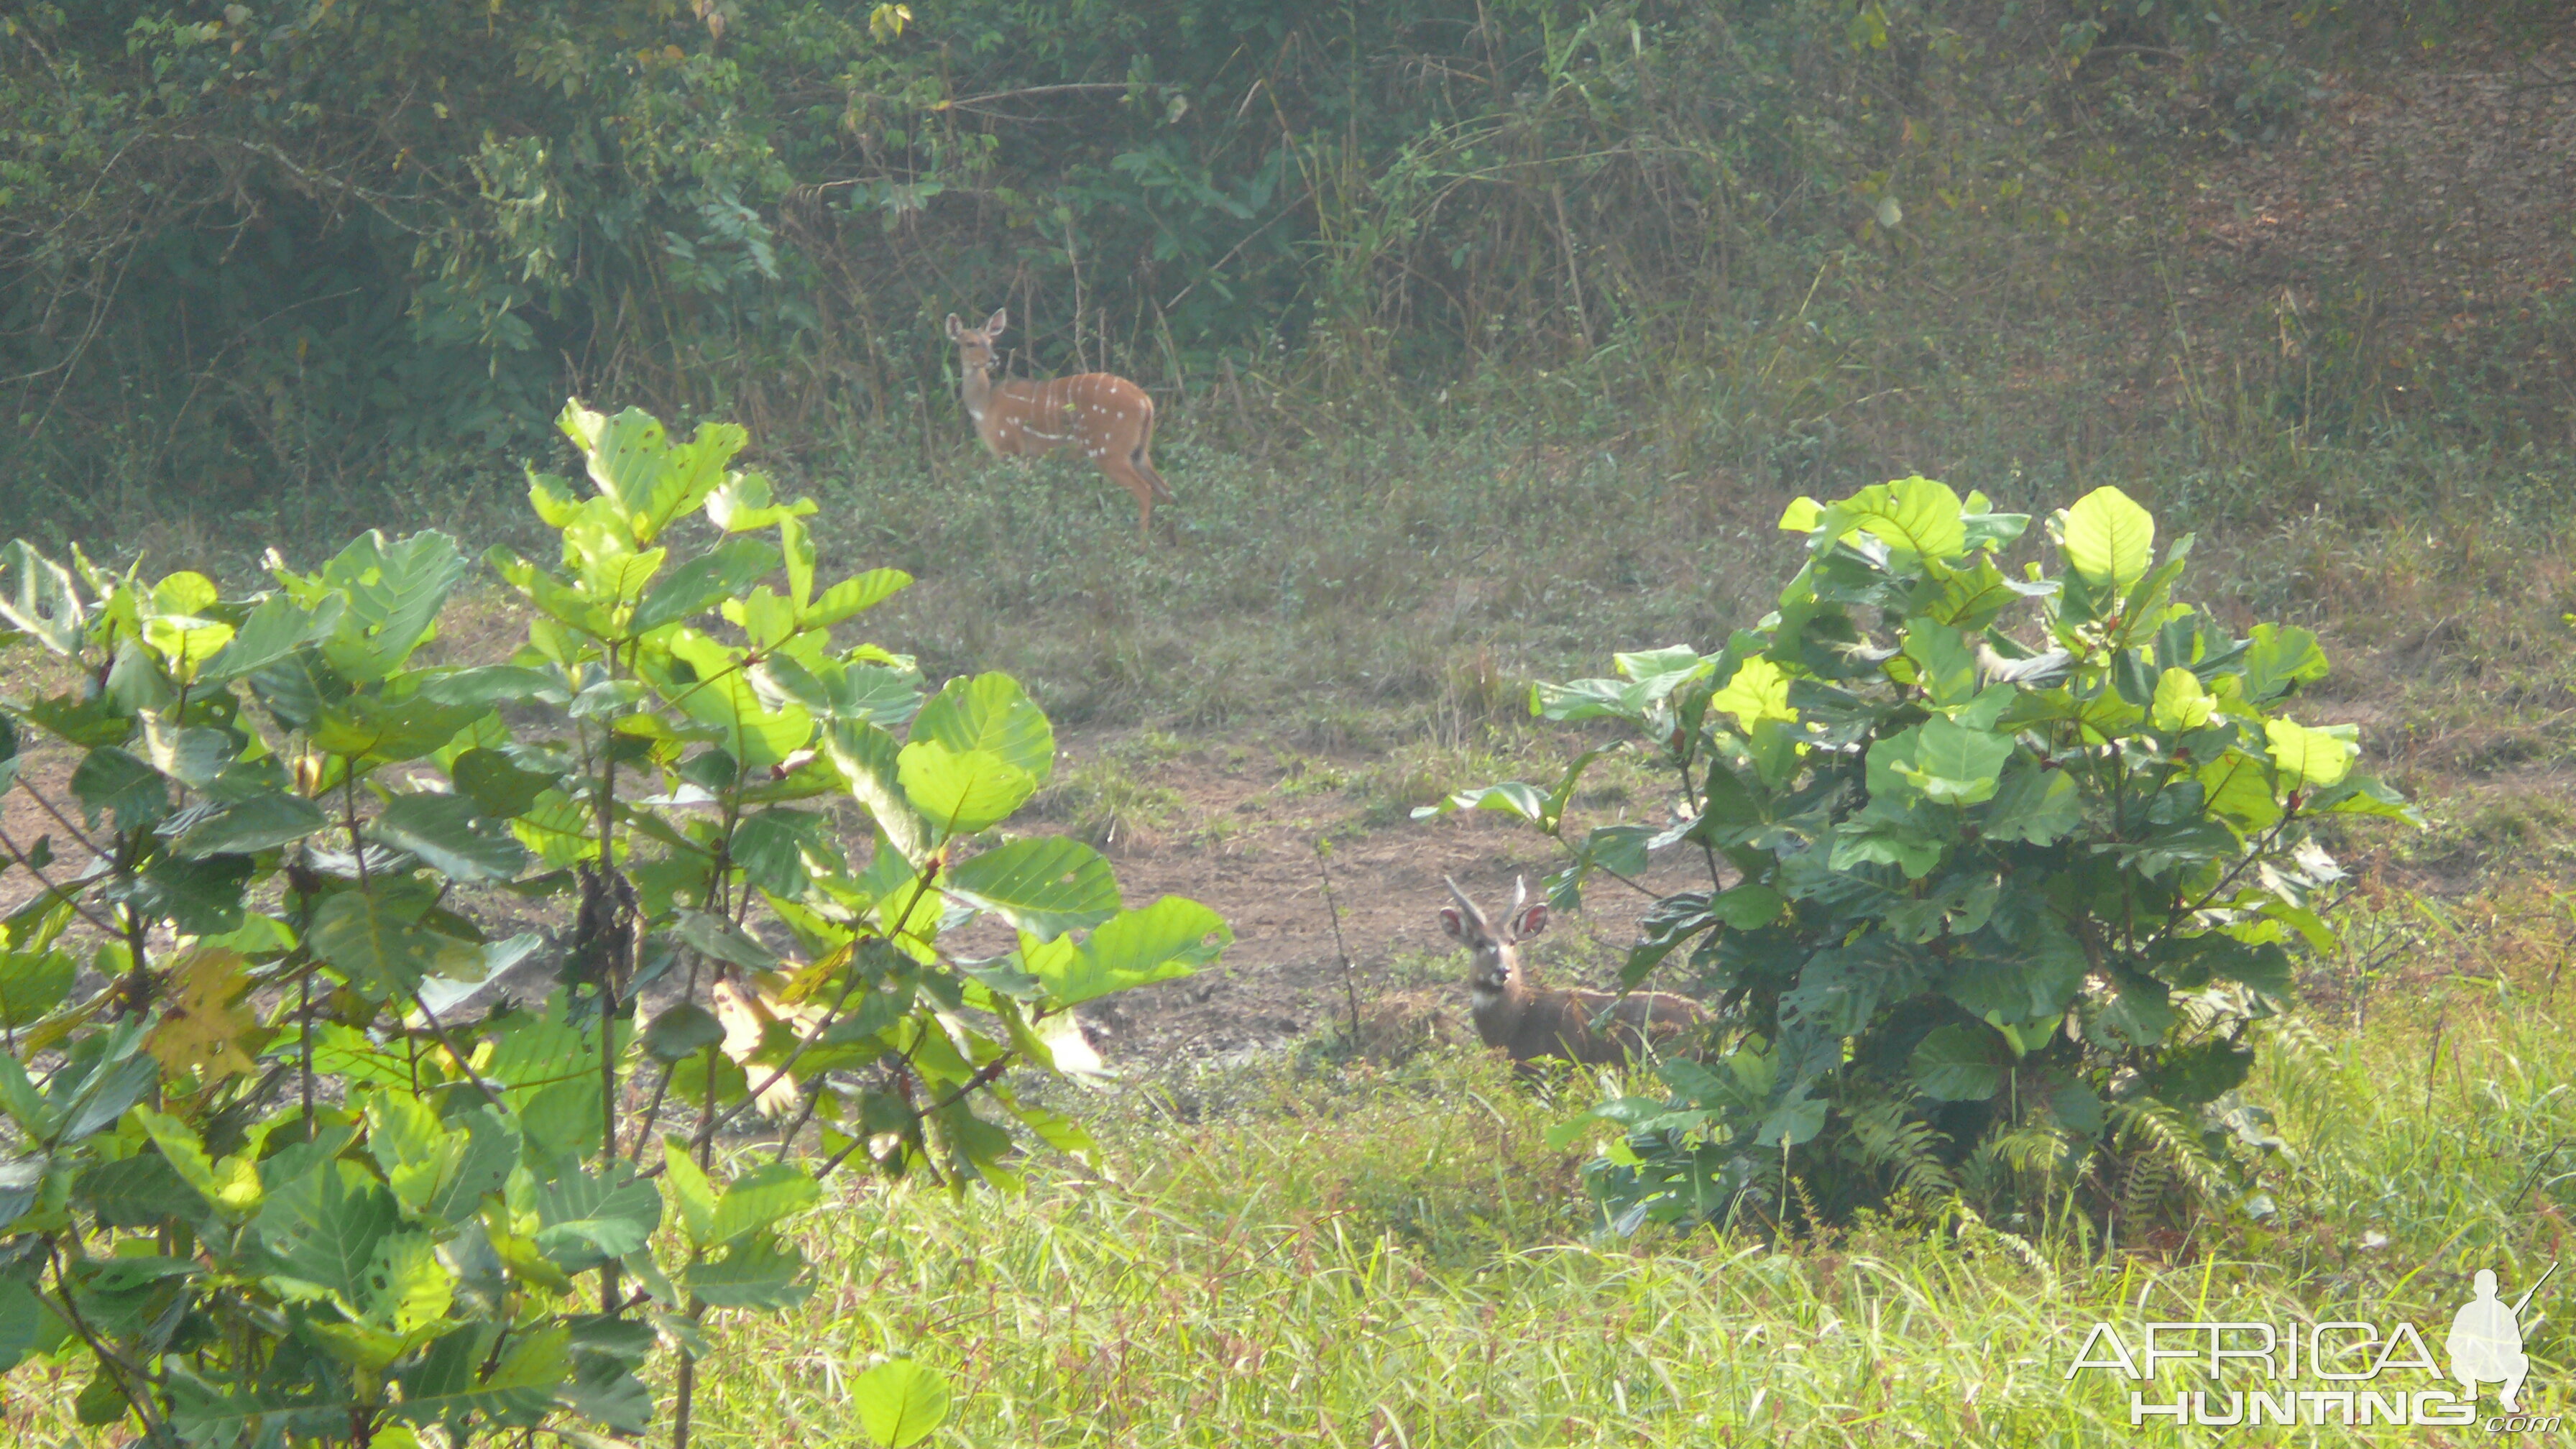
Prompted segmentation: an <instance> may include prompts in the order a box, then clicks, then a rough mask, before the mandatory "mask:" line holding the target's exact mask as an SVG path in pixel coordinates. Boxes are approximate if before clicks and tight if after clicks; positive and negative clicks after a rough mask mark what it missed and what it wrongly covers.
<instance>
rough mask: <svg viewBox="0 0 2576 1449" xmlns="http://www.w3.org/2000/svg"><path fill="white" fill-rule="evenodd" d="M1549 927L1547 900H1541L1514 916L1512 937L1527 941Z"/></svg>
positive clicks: (1516, 939)
mask: <svg viewBox="0 0 2576 1449" xmlns="http://www.w3.org/2000/svg"><path fill="white" fill-rule="evenodd" d="M1546 929H1547V902H1545V901H1541V902H1539V903H1538V904H1537V905H1534V906H1532V907H1530V908H1529V909H1528V910H1526V911H1523V912H1521V913H1520V914H1519V915H1518V916H1515V917H1513V918H1512V939H1513V940H1515V941H1526V940H1528V939H1529V938H1530V937H1532V936H1535V935H1537V934H1538V933H1539V932H1541V931H1544V930H1546Z"/></svg>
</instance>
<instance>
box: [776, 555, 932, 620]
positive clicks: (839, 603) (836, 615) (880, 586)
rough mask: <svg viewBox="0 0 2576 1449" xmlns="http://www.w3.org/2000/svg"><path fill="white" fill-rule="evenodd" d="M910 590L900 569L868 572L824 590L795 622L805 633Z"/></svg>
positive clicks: (863, 610) (859, 612)
mask: <svg viewBox="0 0 2576 1449" xmlns="http://www.w3.org/2000/svg"><path fill="white" fill-rule="evenodd" d="M910 587H912V575H910V574H908V573H905V572H904V571H903V570H901V569H870V570H869V571H868V572H866V573H863V574H859V575H857V576H855V577H852V578H846V579H843V580H841V581H840V582H839V583H837V584H834V585H832V586H831V587H830V588H827V589H825V590H824V591H823V595H822V597H821V598H818V599H816V600H815V601H814V602H813V603H812V604H811V605H809V606H807V608H806V609H805V612H804V614H803V616H802V618H801V619H800V621H799V622H801V623H803V624H804V625H805V627H807V628H809V629H819V628H823V627H825V626H827V625H831V624H837V623H840V622H841V621H842V620H844V619H847V618H850V617H851V616H853V615H856V614H862V613H865V612H867V611H868V610H870V609H873V608H875V607H876V606H877V605H879V604H882V603H884V602H885V601H886V600H888V599H890V598H892V597H894V596H895V595H896V594H897V593H900V592H901V591H903V590H905V589H908V588H910Z"/></svg>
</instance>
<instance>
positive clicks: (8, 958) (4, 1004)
mask: <svg viewBox="0 0 2576 1449" xmlns="http://www.w3.org/2000/svg"><path fill="white" fill-rule="evenodd" d="M79 972H80V964H79V963H78V962H76V961H74V960H73V959H72V955H71V953H70V952H68V951H64V950H61V949H58V948H55V947H50V946H48V947H45V948H43V949H40V950H24V951H15V950H0V1025H6V1026H9V1027H12V1028H15V1027H22V1026H28V1025H32V1024H33V1023H35V1022H36V1021H38V1020H40V1019H42V1018H43V1016H44V1015H45V1013H47V1012H49V1011H51V1010H53V1009H54V1008H55V1007H57V1006H60V1005H62V1003H63V998H64V997H66V996H69V995H70V994H71V990H72V981H73V979H74V978H75V977H76V976H77V975H79ZM20 1125H22V1126H23V1125H25V1124H24V1123H23V1122H22V1123H21V1124H20Z"/></svg>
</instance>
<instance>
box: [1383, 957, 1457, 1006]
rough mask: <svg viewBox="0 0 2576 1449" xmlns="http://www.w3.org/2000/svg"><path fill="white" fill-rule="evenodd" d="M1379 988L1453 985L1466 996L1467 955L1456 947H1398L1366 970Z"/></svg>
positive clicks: (1400, 989)
mask: <svg viewBox="0 0 2576 1449" xmlns="http://www.w3.org/2000/svg"><path fill="white" fill-rule="evenodd" d="M1368 974H1369V976H1370V977H1371V978H1372V979H1373V982H1374V984H1375V985H1376V986H1377V988H1378V989H1380V990H1384V991H1411V990H1414V989H1416V988H1419V987H1426V986H1455V987H1457V988H1458V991H1459V998H1460V1000H1461V1001H1464V1000H1465V997H1466V985H1465V982H1466V980H1467V967H1466V958H1465V956H1464V955H1463V954H1462V953H1459V952H1456V951H1398V952H1395V953H1394V954H1392V955H1390V956H1388V957H1387V958H1386V961H1385V962H1384V963H1383V964H1382V965H1380V966H1378V967H1377V968H1376V969H1375V970H1374V971H1371V972H1369V973H1368Z"/></svg>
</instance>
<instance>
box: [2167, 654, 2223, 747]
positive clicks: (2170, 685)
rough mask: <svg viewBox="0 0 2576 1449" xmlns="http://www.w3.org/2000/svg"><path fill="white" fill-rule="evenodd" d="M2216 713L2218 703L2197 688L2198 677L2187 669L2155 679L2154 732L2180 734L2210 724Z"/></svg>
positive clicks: (2168, 670)
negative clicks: (2157, 730)
mask: <svg viewBox="0 0 2576 1449" xmlns="http://www.w3.org/2000/svg"><path fill="white" fill-rule="evenodd" d="M2217 713H2218V699H2217V697H2216V696H2215V695H2212V694H2211V693H2209V691H2207V690H2205V689H2202V688H2201V687H2200V676H2199V675H2197V674H2194V673H2192V672H2191V671H2190V670H2188V669H2182V668H2171V669H2167V670H2166V671H2165V672H2164V673H2162V674H2160V675H2158V676H2156V702H2155V708H2154V711H2153V716H2152V717H2153V718H2154V720H2155V725H2156V728H2157V729H2160V730H2165V731H2169V732H2171V733H2174V734H2180V733H2182V732H2183V731H2185V730H2196V729H2198V728H2200V727H2201V726H2202V725H2205V724H2207V723H2209V721H2210V720H2211V718H2212V717H2214V716H2215V715H2216V714H2217Z"/></svg>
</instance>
